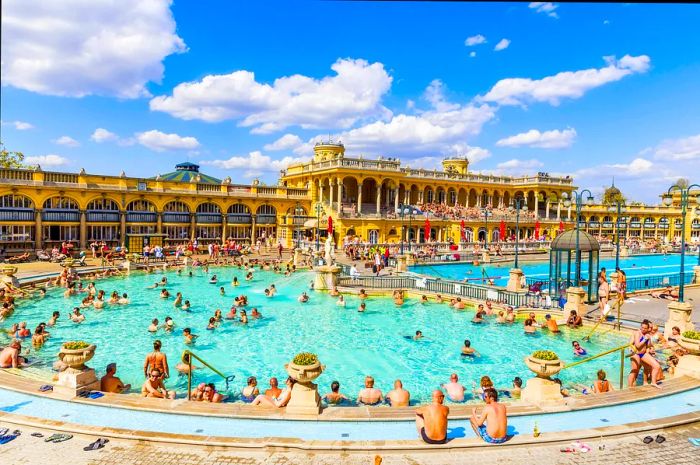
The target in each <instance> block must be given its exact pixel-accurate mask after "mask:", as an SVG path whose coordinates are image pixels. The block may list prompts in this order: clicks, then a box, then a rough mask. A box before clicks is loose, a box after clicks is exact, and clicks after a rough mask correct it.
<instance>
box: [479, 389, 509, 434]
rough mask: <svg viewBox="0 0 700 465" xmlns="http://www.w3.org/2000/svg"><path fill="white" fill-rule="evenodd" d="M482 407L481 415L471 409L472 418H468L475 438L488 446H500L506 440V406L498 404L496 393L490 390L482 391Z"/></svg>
mask: <svg viewBox="0 0 700 465" xmlns="http://www.w3.org/2000/svg"><path fill="white" fill-rule="evenodd" d="M484 401H485V402H486V407H484V410H483V412H482V413H481V415H478V414H477V413H476V409H475V408H474V409H472V416H471V417H470V418H469V423H471V425H472V428H473V429H474V432H475V433H476V435H477V436H479V437H480V438H481V439H483V440H484V441H485V442H488V443H489V444H502V443H504V442H505V441H506V439H508V437H507V436H506V431H507V430H508V414H507V413H506V406H505V405H503V404H499V403H498V392H497V391H496V390H495V389H493V388H491V389H486V390H484Z"/></svg>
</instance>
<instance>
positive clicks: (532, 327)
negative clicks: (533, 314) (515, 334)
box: [524, 318, 537, 334]
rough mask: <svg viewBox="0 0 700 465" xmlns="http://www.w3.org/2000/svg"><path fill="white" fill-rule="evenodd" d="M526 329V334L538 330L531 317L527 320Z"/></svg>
mask: <svg viewBox="0 0 700 465" xmlns="http://www.w3.org/2000/svg"><path fill="white" fill-rule="evenodd" d="M524 329H525V334H534V333H536V332H537V328H536V327H535V324H534V322H533V321H532V319H530V318H527V319H526V320H525V324H524Z"/></svg>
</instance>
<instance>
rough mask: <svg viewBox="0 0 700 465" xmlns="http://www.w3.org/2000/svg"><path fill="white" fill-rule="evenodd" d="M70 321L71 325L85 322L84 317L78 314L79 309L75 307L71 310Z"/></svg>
mask: <svg viewBox="0 0 700 465" xmlns="http://www.w3.org/2000/svg"><path fill="white" fill-rule="evenodd" d="M70 320H71V321H72V322H73V323H82V322H83V321H85V315H83V314H82V313H80V308H78V307H75V308H74V309H73V313H72V314H71V316H70Z"/></svg>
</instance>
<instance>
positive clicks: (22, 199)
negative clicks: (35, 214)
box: [0, 194, 34, 208]
mask: <svg viewBox="0 0 700 465" xmlns="http://www.w3.org/2000/svg"><path fill="white" fill-rule="evenodd" d="M0 208H34V202H32V199H30V198H29V197H27V196H24V195H19V194H7V195H3V196H2V197H0Z"/></svg>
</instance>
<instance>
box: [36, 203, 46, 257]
mask: <svg viewBox="0 0 700 465" xmlns="http://www.w3.org/2000/svg"><path fill="white" fill-rule="evenodd" d="M42 213H43V212H42V211H41V210H40V209H38V208H37V209H36V210H35V213H34V247H35V248H37V249H43V248H44V247H43V245H44V231H43V228H42V226H41V215H42Z"/></svg>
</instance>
